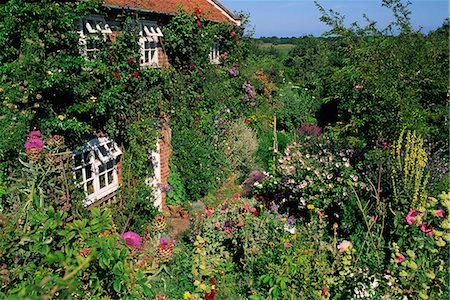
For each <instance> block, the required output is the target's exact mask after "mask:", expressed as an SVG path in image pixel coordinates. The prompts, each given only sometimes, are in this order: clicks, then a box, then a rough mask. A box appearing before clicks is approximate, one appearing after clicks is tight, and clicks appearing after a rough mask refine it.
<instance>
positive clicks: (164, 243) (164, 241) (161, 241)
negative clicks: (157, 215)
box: [159, 236, 170, 246]
mask: <svg viewBox="0 0 450 300" xmlns="http://www.w3.org/2000/svg"><path fill="white" fill-rule="evenodd" d="M169 244H170V239H169V237H167V236H163V237H161V238H160V239H159V245H161V246H167V245H169Z"/></svg>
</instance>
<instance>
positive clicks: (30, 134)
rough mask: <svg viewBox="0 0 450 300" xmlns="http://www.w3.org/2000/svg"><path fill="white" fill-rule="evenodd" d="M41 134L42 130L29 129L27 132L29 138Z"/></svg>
mask: <svg viewBox="0 0 450 300" xmlns="http://www.w3.org/2000/svg"><path fill="white" fill-rule="evenodd" d="M41 136H42V132H40V131H39V130H32V131H30V133H28V137H29V138H38V137H41Z"/></svg>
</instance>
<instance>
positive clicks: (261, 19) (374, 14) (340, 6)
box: [220, 0, 449, 37]
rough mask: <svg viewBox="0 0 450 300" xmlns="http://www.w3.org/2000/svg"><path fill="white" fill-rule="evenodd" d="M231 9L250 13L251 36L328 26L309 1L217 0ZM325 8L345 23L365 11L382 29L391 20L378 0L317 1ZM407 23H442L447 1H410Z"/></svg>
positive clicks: (321, 29) (292, 33)
mask: <svg viewBox="0 0 450 300" xmlns="http://www.w3.org/2000/svg"><path fill="white" fill-rule="evenodd" d="M220 2H221V3H222V4H223V5H225V6H226V7H227V8H228V9H229V10H230V11H232V12H239V11H243V12H245V13H248V14H250V27H253V28H254V37H261V36H269V37H270V36H279V37H291V36H303V35H307V34H312V35H314V36H320V35H321V34H322V33H324V32H325V31H327V30H329V29H330V28H329V27H327V26H326V25H325V24H323V23H321V22H320V20H319V18H320V13H319V11H318V9H317V8H316V6H315V5H314V1H313V0H221V1H220ZM318 2H319V4H320V5H322V6H323V7H324V8H325V9H326V10H328V9H333V10H335V11H337V12H339V13H341V14H342V15H344V16H345V22H346V24H350V23H352V22H354V21H358V23H359V24H360V25H364V24H365V22H364V20H363V18H362V16H363V14H366V15H367V16H368V17H369V18H370V19H371V20H375V21H377V22H378V24H379V28H384V27H386V25H388V24H389V23H390V22H391V21H393V14H392V12H391V10H390V9H388V8H386V7H382V6H381V0H318ZM411 2H412V4H411V5H410V6H409V9H410V10H411V15H410V17H411V23H412V25H413V29H416V30H417V29H419V28H421V27H422V32H423V33H428V32H429V31H430V30H434V29H436V28H438V27H439V26H440V25H442V23H443V21H444V19H445V18H448V16H449V1H448V0H411Z"/></svg>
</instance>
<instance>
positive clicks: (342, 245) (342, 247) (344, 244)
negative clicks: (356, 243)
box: [337, 240, 352, 254]
mask: <svg viewBox="0 0 450 300" xmlns="http://www.w3.org/2000/svg"><path fill="white" fill-rule="evenodd" d="M351 246H352V243H350V242H349V241H347V240H343V241H342V242H341V243H340V244H339V245H338V246H337V248H338V249H339V254H342V253H344V251H345V250H347V248H349V247H351Z"/></svg>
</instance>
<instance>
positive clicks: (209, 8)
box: [74, 0, 241, 208]
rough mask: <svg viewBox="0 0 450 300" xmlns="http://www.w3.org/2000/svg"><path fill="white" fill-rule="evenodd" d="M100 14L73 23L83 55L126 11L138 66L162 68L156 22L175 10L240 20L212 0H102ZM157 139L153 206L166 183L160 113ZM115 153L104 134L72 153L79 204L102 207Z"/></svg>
mask: <svg viewBox="0 0 450 300" xmlns="http://www.w3.org/2000/svg"><path fill="white" fill-rule="evenodd" d="M103 8H104V10H103V14H98V15H90V16H87V17H84V18H83V19H82V20H81V21H80V24H79V26H78V34H79V36H80V38H79V44H80V52H81V54H82V55H83V56H85V57H86V59H95V57H96V54H97V53H98V51H99V43H102V42H103V41H102V40H101V38H99V36H103V38H104V39H107V38H109V39H111V40H113V39H114V38H115V36H116V35H117V33H118V30H120V28H122V25H123V24H120V23H119V22H118V21H117V20H118V18H117V17H118V15H119V14H120V13H121V12H122V11H124V10H126V11H131V12H133V13H136V15H137V19H138V24H137V26H138V32H139V36H140V38H139V48H140V61H139V63H140V65H141V66H143V67H153V68H158V67H164V66H167V64H168V62H169V60H168V57H167V55H166V53H165V52H164V49H163V47H162V46H161V45H162V42H163V41H164V34H163V32H162V30H161V28H160V26H164V25H166V24H168V22H169V21H170V19H171V18H172V17H173V16H175V15H176V14H177V13H179V12H180V10H184V11H185V12H187V13H198V12H201V14H202V17H204V18H206V19H208V20H210V21H212V22H231V23H232V24H235V25H237V26H240V22H241V21H240V19H239V18H237V17H236V16H234V15H233V14H232V13H231V12H230V11H229V10H227V9H226V7H224V6H223V5H222V4H220V3H219V2H218V1H217V0H194V1H191V0H105V1H104V4H103ZM219 46H220V45H219V44H217V43H214V44H213V45H211V52H210V57H209V58H210V62H211V63H216V64H217V63H219V57H220V49H219ZM161 128H162V129H161V139H160V140H159V141H158V142H157V147H156V148H157V150H156V151H155V152H154V153H152V161H153V165H154V173H155V175H154V178H151V179H149V180H148V184H150V185H152V186H153V187H154V190H155V195H154V197H155V205H156V206H158V207H160V208H161V207H164V206H165V194H164V193H162V192H161V187H164V186H167V178H168V175H169V157H170V152H171V148H170V140H171V132H170V128H169V126H168V120H167V119H166V118H164V117H161ZM121 154H122V153H121V151H120V149H119V148H118V147H117V145H116V144H115V143H114V141H112V140H110V139H109V138H108V137H98V138H95V139H92V140H91V141H89V142H88V143H87V144H86V145H84V147H83V148H82V150H81V151H78V152H76V153H74V174H75V179H76V181H77V182H78V183H79V184H80V185H81V186H83V188H84V191H85V193H86V200H85V202H84V205H85V206H91V205H102V203H104V202H106V201H108V200H109V199H111V197H112V196H113V195H114V192H115V191H116V190H117V188H118V187H119V183H120V178H121V174H120V169H121V167H120V161H121V160H120V158H121Z"/></svg>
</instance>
